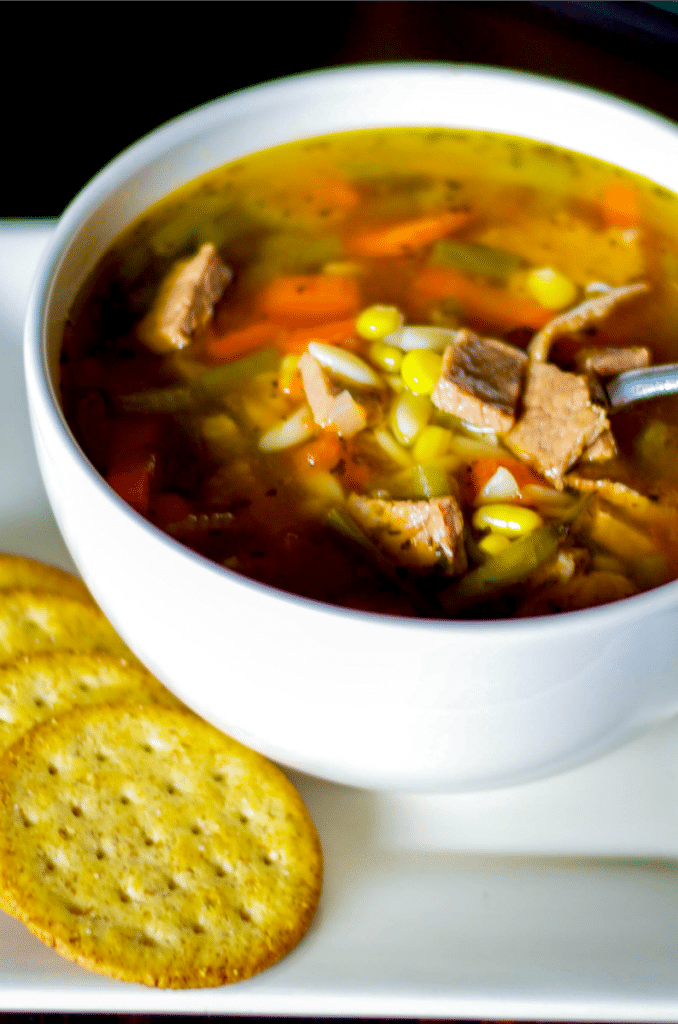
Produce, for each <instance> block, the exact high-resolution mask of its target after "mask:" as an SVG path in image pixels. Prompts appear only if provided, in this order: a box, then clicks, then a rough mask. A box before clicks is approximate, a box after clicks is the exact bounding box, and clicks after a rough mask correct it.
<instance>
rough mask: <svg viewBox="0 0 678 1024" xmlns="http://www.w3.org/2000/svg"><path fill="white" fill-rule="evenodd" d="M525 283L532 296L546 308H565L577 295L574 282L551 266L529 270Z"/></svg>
mask: <svg viewBox="0 0 678 1024" xmlns="http://www.w3.org/2000/svg"><path fill="white" fill-rule="evenodd" d="M525 283H526V285H527V290H528V291H529V292H530V294H531V295H532V297H533V298H535V299H536V300H537V302H538V303H539V304H540V305H541V306H545V307H546V309H565V307H566V306H570V305H572V303H573V302H574V300H575V299H576V297H577V286H576V285H575V284H574V282H573V281H571V280H570V279H569V277H566V276H565V274H561V272H560V271H559V270H554V269H553V267H540V268H539V269H536V270H531V271H530V273H529V274H528V275H527V280H526V282H525Z"/></svg>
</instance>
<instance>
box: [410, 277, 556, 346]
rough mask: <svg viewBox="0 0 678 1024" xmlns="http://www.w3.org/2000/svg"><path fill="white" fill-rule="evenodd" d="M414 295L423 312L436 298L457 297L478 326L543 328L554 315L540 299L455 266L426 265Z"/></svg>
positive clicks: (469, 320) (471, 323)
mask: <svg viewBox="0 0 678 1024" xmlns="http://www.w3.org/2000/svg"><path fill="white" fill-rule="evenodd" d="M412 299H413V301H414V303H415V305H416V306H417V307H419V309H420V311H421V313H422V314H423V315H427V313H428V310H429V308H430V306H431V305H432V304H433V303H435V302H439V301H441V300H442V299H456V300H457V301H458V302H459V304H460V306H461V307H462V310H463V313H464V321H465V323H467V324H468V325H469V326H471V327H478V328H494V329H497V328H498V329H500V330H502V331H507V330H513V329H514V328H516V327H531V328H532V329H533V330H539V328H540V327H543V326H544V325H545V324H547V323H548V321H549V320H551V319H553V312H552V310H550V309H545V307H544V306H540V305H539V303H538V302H533V301H532V300H531V299H527V298H524V297H523V296H520V295H514V294H512V293H511V292H509V291H507V290H506V289H505V288H496V287H493V286H492V285H488V284H485V283H483V282H480V281H476V280H474V279H473V278H470V277H467V276H466V275H465V274H460V273H459V271H457V270H453V269H452V268H451V267H436V266H427V267H424V268H423V270H421V271H420V272H419V274H418V275H417V277H416V278H415V279H414V282H413V285H412Z"/></svg>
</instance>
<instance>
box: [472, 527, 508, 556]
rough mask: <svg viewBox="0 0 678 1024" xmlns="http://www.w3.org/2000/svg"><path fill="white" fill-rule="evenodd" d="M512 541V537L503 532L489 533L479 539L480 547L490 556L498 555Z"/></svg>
mask: <svg viewBox="0 0 678 1024" xmlns="http://www.w3.org/2000/svg"><path fill="white" fill-rule="evenodd" d="M510 543H511V539H510V537H505V536H504V535H503V534H501V533H488V534H486V535H485V536H484V537H481V538H480V540H479V541H478V547H479V548H480V550H481V551H482V552H483V554H485V555H488V556H489V557H490V558H491V557H492V556H493V555H498V554H499V552H500V551H503V550H504V548H507V547H508V546H509V544H510Z"/></svg>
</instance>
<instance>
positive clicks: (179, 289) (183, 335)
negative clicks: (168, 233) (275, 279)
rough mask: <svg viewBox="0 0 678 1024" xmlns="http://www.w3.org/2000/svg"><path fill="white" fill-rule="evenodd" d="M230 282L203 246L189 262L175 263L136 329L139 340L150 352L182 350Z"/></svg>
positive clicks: (223, 268)
mask: <svg viewBox="0 0 678 1024" xmlns="http://www.w3.org/2000/svg"><path fill="white" fill-rule="evenodd" d="M230 279H231V271H230V270H229V269H228V267H226V266H224V264H223V263H222V262H221V260H220V259H219V255H218V253H217V251H216V249H215V248H214V246H213V245H210V244H207V245H203V246H202V247H201V249H200V251H199V252H198V253H196V255H195V256H194V257H193V259H190V260H188V261H182V262H180V263H178V264H177V265H176V267H175V268H174V270H173V271H172V273H171V274H169V275H168V277H167V278H166V279H165V281H164V282H163V286H162V288H161V289H160V291H159V292H158V295H157V297H156V299H155V302H154V303H153V306H152V307H151V309H150V310H149V312H148V313H147V314H146V316H145V317H144V319H143V320H142V321H141V323H140V324H139V326H138V335H139V340H140V341H142V342H143V343H144V345H147V346H148V348H150V349H152V350H153V351H154V352H168V351H170V350H171V349H173V348H185V347H186V345H189V344H190V342H191V339H192V337H193V334H194V332H195V331H196V330H197V328H199V327H202V326H204V325H205V324H206V323H207V321H208V320H209V318H210V317H211V316H212V312H213V310H214V304H215V302H216V301H217V299H219V298H221V295H222V292H223V290H224V288H225V287H226V285H227V284H228V282H229V281H230Z"/></svg>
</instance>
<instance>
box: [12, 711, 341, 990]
mask: <svg viewBox="0 0 678 1024" xmlns="http://www.w3.org/2000/svg"><path fill="white" fill-rule="evenodd" d="M321 872H322V859H321V852H320V844H319V840H318V836H317V833H316V830H315V828H314V826H313V823H312V821H311V819H310V816H309V814H308V811H307V810H306V808H305V806H304V804H303V802H302V800H301V798H300V796H299V794H298V793H297V792H296V790H295V789H294V787H293V786H292V785H291V783H290V782H288V780H287V779H286V778H285V776H284V775H283V774H282V773H281V772H280V771H279V770H278V769H277V768H275V767H274V766H273V765H271V764H270V763H269V762H268V761H267V760H266V759H265V758H263V757H261V756H260V755H258V754H256V753H254V752H253V751H251V750H248V749H246V748H245V747H243V746H241V745H240V744H239V743H236V742H235V741H234V740H232V739H229V738H228V737H226V736H224V735H223V733H220V732H219V731H218V730H217V729H215V728H213V727H212V726H210V725H208V724H207V723H205V722H203V721H202V720H201V719H198V718H196V717H195V716H192V715H190V714H189V713H186V712H182V711H175V710H169V709H165V708H160V707H154V708H144V707H140V706H133V705H110V706H107V705H102V706H98V707H88V708H84V709H76V710H74V711H71V712H68V713H66V714H64V715H60V716H58V717H57V718H54V719H50V720H48V721H46V722H43V723H42V724H40V725H38V726H36V727H35V728H34V729H33V730H31V731H30V732H29V733H26V734H25V735H24V736H23V737H22V738H21V739H20V740H19V741H18V742H17V743H15V744H14V745H13V746H12V747H11V748H10V749H9V750H8V751H6V752H5V754H4V755H3V756H2V758H0V888H2V889H3V890H4V891H5V892H6V898H7V900H9V901H10V904H11V905H12V906H13V908H14V913H15V914H16V916H17V917H19V918H20V919H21V920H22V921H23V922H24V923H25V924H26V925H27V927H28V928H29V929H30V931H31V932H33V934H35V935H37V936H38V937H39V938H40V939H42V940H43V941H44V942H46V943H48V944H49V945H50V946H53V947H54V948H55V949H56V950H57V951H58V952H59V953H61V954H62V955H63V956H66V957H68V958H69V959H71V960H74V961H76V962H77V963H79V964H82V965H84V966H86V967H89V968H91V969H93V970H95V971H98V972H100V973H102V974H105V975H108V976H109V977H113V978H118V979H122V980H127V981H133V982H140V983H143V984H146V985H152V986H158V987H171V988H201V987H206V986H214V985H221V984H224V983H228V982H234V981H239V980H241V979H243V978H248V977H250V976H252V975H253V974H256V973H257V972H258V971H261V970H262V969H264V968H265V967H268V966H269V965H271V964H273V963H275V962H277V961H278V960H279V959H280V958H281V957H283V956H284V955H285V954H286V953H288V952H289V950H291V949H292V948H293V946H295V945H296V943H297V942H298V941H299V940H300V939H301V937H302V936H303V935H304V933H305V932H306V930H307V928H308V926H309V924H310V922H311V920H312V918H313V915H314V912H315V910H316V906H317V903H318V899H319V895H320V884H321Z"/></svg>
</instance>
